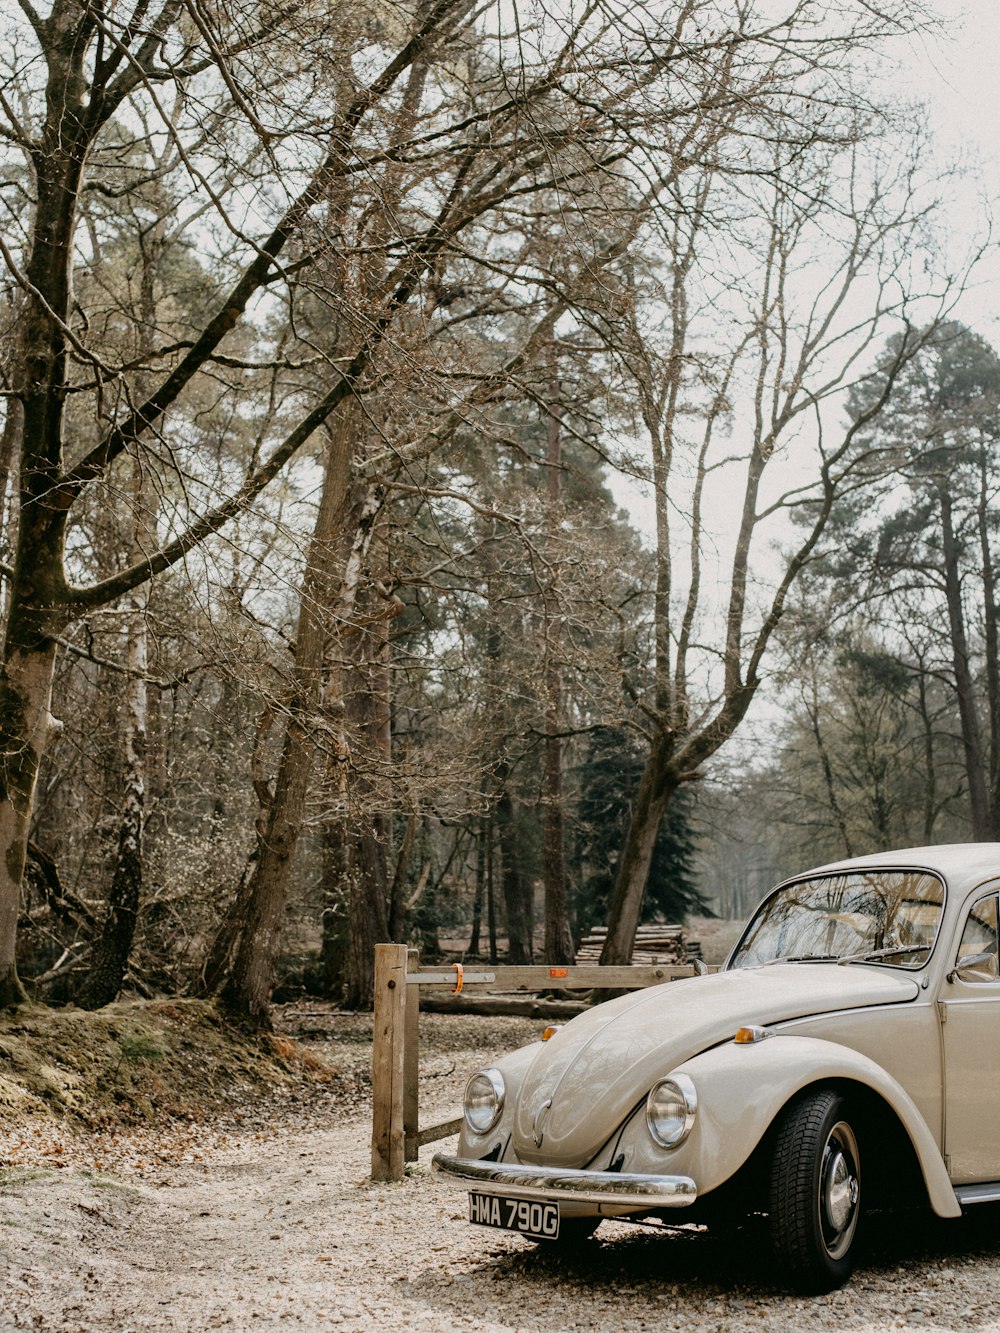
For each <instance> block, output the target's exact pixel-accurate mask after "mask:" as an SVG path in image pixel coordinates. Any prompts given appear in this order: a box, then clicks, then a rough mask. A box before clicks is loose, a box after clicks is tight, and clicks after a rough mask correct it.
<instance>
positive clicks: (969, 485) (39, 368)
mask: <svg viewBox="0 0 1000 1333" xmlns="http://www.w3.org/2000/svg"><path fill="white" fill-rule="evenodd" d="M947 39H948V33H947V29H946V28H943V27H942V26H941V16H940V14H939V12H938V11H937V10H936V9H935V8H934V7H933V6H929V5H923V4H920V3H917V0H911V2H910V3H903V4H901V3H895V4H893V5H892V6H885V7H884V8H883V7H881V6H880V5H878V4H871V3H860V0H859V3H856V4H851V3H838V4H836V5H834V4H826V3H822V2H821V0H767V2H766V3H745V2H744V0H731V2H730V3H722V2H721V0H719V2H718V3H717V2H716V0H658V3H650V4H640V3H632V2H631V0H613V2H610V3H608V2H605V0H601V2H599V3H588V4H581V5H576V4H559V5H555V4H548V3H546V2H545V0H542V2H541V3H536V4H533V5H531V6H529V7H519V6H518V5H516V4H510V3H506V0H504V2H503V3H499V4H485V5H481V6H472V5H469V4H467V3H464V2H463V0H416V2H415V3H411V2H410V0H404V2H403V3H389V2H388V0H340V2H339V3H338V2H331V0H324V2H323V3H314V2H313V0H307V3H305V4H298V5H296V6H294V7H292V6H285V5H283V4H281V3H275V2H274V0H267V2H266V3H256V2H255V3H249V2H247V0H243V2H241V3H234V2H233V0H219V2H218V3H208V2H207V0H162V3H152V4H150V3H148V0H130V2H129V3H123V4H118V3H111V4H104V3H95V0H53V3H52V5H51V8H49V9H48V11H47V12H42V11H41V10H40V9H38V8H36V7H35V5H34V3H33V2H32V0H18V3H17V6H16V8H14V7H11V8H9V10H8V12H7V14H6V18H5V41H4V43H3V46H2V48H0V144H2V147H0V161H2V171H0V207H2V209H3V215H2V222H0V250H2V257H3V262H4V279H3V297H2V307H0V319H2V327H0V391H2V398H0V403H2V407H0V411H2V413H3V417H2V434H0V500H2V534H0V541H2V549H0V576H2V598H3V601H2V614H3V631H4V648H3V662H2V667H0V846H2V850H3V856H2V857H0V1003H3V1004H7V1005H9V1004H17V1003H19V1002H20V1001H21V1000H23V999H24V998H25V997H26V996H27V995H29V994H30V995H31V996H34V997H37V998H41V999H43V1000H45V1001H47V1002H50V1003H57V1004H58V1003H65V1002H69V1001H73V1002H75V1003H77V1004H80V1005H83V1006H85V1007H88V1008H97V1007H100V1006H102V1005H104V1004H107V1003H109V1002H110V1001H112V1000H113V999H115V998H116V996H117V995H118V994H119V993H120V992H121V991H122V989H123V987H124V988H125V990H126V991H127V992H130V993H131V992H137V993H138V994H140V995H152V994H160V993H169V994H177V993H191V992H194V993H199V994H217V995H218V996H219V998H220V1001H221V1002H223V1003H225V1004H226V1005H227V1006H229V1008H230V1009H231V1010H232V1011H234V1012H236V1013H237V1014H240V1015H243V1016H244V1017H246V1018H248V1019H250V1020H251V1021H254V1022H266V1021H267V1014H268V1006H269V1004H270V1002H271V998H272V994H273V988H274V984H275V979H276V978H277V979H278V980H279V984H280V985H281V987H282V992H283V993H284V994H290V993H296V992H297V991H302V990H303V989H305V990H308V991H309V992H311V993H315V994H321V995H325V996H330V997H333V998H336V999H339V1000H343V1001H345V1002H346V1003H349V1004H364V1003H366V1002H367V1000H368V998H369V994H370V987H371V964H372V946H373V944H374V943H375V942H376V941H378V940H414V941H419V942H420V943H421V944H422V946H423V948H424V950H425V952H433V951H434V950H435V949H436V948H437V947H438V944H439V941H440V938H441V936H442V935H444V934H447V935H448V936H449V937H452V938H455V937H458V938H461V939H462V940H463V942H464V944H465V946H466V952H467V954H470V955H477V954H483V955H486V956H491V957H492V956H496V955H497V953H498V952H502V953H505V954H506V956H507V957H509V959H510V960H511V961H513V962H524V961H528V960H529V959H530V958H531V957H532V956H542V957H544V958H546V959H547V960H548V961H551V962H556V963H561V962H567V961H570V960H571V958H572V956H573V952H574V949H575V947H576V942H577V941H578V939H579V935H580V932H581V931H582V930H584V929H586V928H588V927H590V926H592V925H594V924H597V923H607V925H608V935H607V943H606V945H605V948H604V955H603V961H607V962H615V961H621V960H623V959H626V958H627V957H628V956H629V953H630V951H631V947H632V941H633V938H634V934H635V930H636V927H637V924H638V922H639V920H640V919H641V918H643V917H649V916H659V917H661V918H666V919H667V920H678V919H682V918H683V917H685V916H686V915H687V914H689V913H691V912H695V913H704V912H706V911H715V912H717V913H719V914H721V915H723V916H725V917H735V916H740V915H742V914H744V913H745V912H746V911H748V910H749V909H750V908H751V907H752V906H753V905H754V904H755V902H756V900H757V899H758V898H759V897H760V895H761V893H762V892H763V891H764V890H765V889H766V888H767V887H768V886H769V884H770V883H771V882H773V881H774V880H776V879H777V878H780V877H781V875H783V874H784V873H787V872H789V871H792V870H794V869H800V868H803V867H804V866H805V865H807V864H812V863H816V862H817V861H819V860H821V859H823V858H824V857H829V856H835V855H841V854H854V853H857V852H863V851H873V850H878V849H880V848H885V847H890V846H899V845H907V844H913V843H923V842H931V841H947V840H953V839H964V838H975V839H993V838H1000V627H998V621H997V596H996V577H997V572H996V563H995V562H996V542H997V536H998V533H997V525H998V515H997V509H996V504H995V497H996V491H997V487H998V469H997V451H998V437H1000V423H998V419H997V412H998V403H1000V359H998V357H997V354H996V352H995V350H994V349H993V347H992V346H991V343H990V341H989V337H988V331H987V330H985V328H984V327H983V324H982V320H981V319H978V317H977V313H976V311H977V307H976V305H975V302H973V303H972V304H970V297H969V293H970V292H975V291H978V292H979V294H980V299H981V296H982V292H983V290H988V288H986V287H984V284H985V283H987V280H988V278H989V275H990V271H991V266H992V262H993V257H992V250H991V242H990V231H989V203H990V199H989V194H990V191H989V186H988V179H989V178H988V176H987V175H986V174H985V173H984V172H983V171H982V170H981V169H980V170H979V171H978V172H975V171H973V172H972V173H971V174H970V171H969V170H968V169H963V166H962V164H961V163H956V162H955V161H954V160H953V155H952V154H951V153H950V152H947V151H942V148H941V146H940V143H938V144H935V141H934V140H933V138H932V136H931V135H930V134H929V133H928V129H927V126H928V122H929V119H930V117H929V116H928V114H926V112H924V111H923V110H921V108H920V107H919V106H917V105H916V104H915V102H914V101H913V99H912V97H910V98H904V97H901V96H899V95H898V94H897V92H896V89H897V88H898V84H899V79H896V81H895V83H894V79H893V76H892V73H891V72H892V71H893V70H895V71H897V73H898V72H899V71H900V70H902V71H903V72H904V74H905V73H906V72H907V71H909V73H910V75H912V72H913V70H914V69H915V68H916V67H917V66H916V65H915V63H914V62H915V61H918V60H919V59H920V58H922V57H920V55H919V53H920V52H924V53H926V52H927V51H928V50H936V49H938V48H939V47H941V46H942V44H943V43H945V42H946V41H947ZM915 53H916V54H915ZM956 201H961V207H960V208H959V213H960V214H961V225H959V224H958V223H957V222H956V211H955V210H956ZM970 201H972V202H971V203H970ZM979 308H980V309H981V306H980V307H979ZM984 334H986V336H984Z"/></svg>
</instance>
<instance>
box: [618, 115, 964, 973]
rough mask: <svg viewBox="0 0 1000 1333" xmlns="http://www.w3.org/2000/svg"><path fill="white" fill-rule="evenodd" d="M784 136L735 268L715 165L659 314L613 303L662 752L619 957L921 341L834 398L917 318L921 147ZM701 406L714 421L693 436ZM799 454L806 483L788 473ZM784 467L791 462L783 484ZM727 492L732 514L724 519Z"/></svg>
mask: <svg viewBox="0 0 1000 1333" xmlns="http://www.w3.org/2000/svg"><path fill="white" fill-rule="evenodd" d="M834 137H835V136H831V138H834ZM770 151H771V152H772V153H773V154H774V156H773V158H772V166H773V171H772V174H771V178H770V181H769V183H768V184H767V186H766V188H764V189H760V190H757V189H755V188H754V187H749V188H746V189H743V190H742V191H740V193H739V196H738V198H739V205H738V206H739V207H740V209H741V221H742V225H743V228H744V237H745V238H747V239H748V241H749V249H748V250H742V249H741V250H738V251H737V253H738V254H739V255H740V256H741V261H742V262H741V264H740V270H741V272H740V275H737V273H735V272H733V271H729V272H726V270H725V269H724V268H722V267H721V264H720V261H721V260H722V256H721V255H720V253H719V251H718V249H717V247H716V244H715V239H714V237H713V232H714V231H715V229H716V227H717V226H719V221H720V218H721V219H723V222H722V225H723V229H724V234H725V236H726V237H727V248H729V249H730V251H731V250H732V247H733V229H732V227H731V226H726V224H725V221H724V219H725V217H726V216H727V212H728V209H729V208H731V207H733V206H734V201H733V199H732V196H729V197H728V198H727V185H726V182H725V180H724V179H723V178H721V177H720V176H719V175H718V174H717V173H715V172H713V171H712V170H711V169H710V167H709V166H706V167H705V169H704V170H703V172H702V174H701V176H700V177H699V178H697V179H695V180H691V181H689V182H688V184H687V185H686V187H685V190H684V192H680V191H678V192H677V194H676V196H675V203H674V210H673V218H672V222H671V227H672V230H671V232H670V235H669V237H668V240H667V245H666V249H667V251H668V253H669V254H670V255H671V256H672V263H671V266H670V268H669V270H668V273H667V277H666V292H667V303H668V312H669V313H668V316H667V319H666V322H665V327H664V328H663V330H662V333H660V334H656V333H652V334H651V333H650V332H648V329H649V324H650V321H649V316H648V314H647V313H646V310H645V308H644V306H643V304H642V303H641V302H640V299H639V294H638V292H636V290H635V286H634V283H633V284H630V286H631V290H632V301H631V304H629V302H627V301H626V302H625V307H624V309H625V313H624V315H619V316H617V318H618V319H620V320H621V321H622V322H623V323H624V324H625V325H627V328H628V333H627V334H626V335H625V336H622V334H621V332H620V330H621V327H622V324H621V323H615V322H614V319H615V317H616V316H615V313H614V312H612V320H611V327H614V329H615V331H616V332H615V334H614V335H613V336H614V337H616V338H617V340H618V343H619V345H620V346H622V348H623V349H624V350H623V356H622V363H623V371H624V374H625V375H627V377H628V379H629V381H630V382H631V383H632V384H634V386H635V389H636V393H637V398H638V405H639V413H640V416H641V421H642V423H643V425H644V427H645V429H646V432H647V433H648V437H649V440H650V445H651V453H652V468H651V482H652V491H653V496H654V501H655V508H656V528H657V532H656V542H657V547H656V549H657V579H656V588H655V591H654V594H653V598H652V602H653V612H652V627H653V637H654V658H653V666H652V678H651V681H650V684H649V686H648V688H645V687H644V684H643V682H642V681H641V680H637V681H632V680H629V679H628V678H627V677H626V680H625V684H626V688H627V689H628V690H629V692H630V694H631V696H632V698H633V700H634V713H633V722H634V725H637V726H639V727H640V728H641V729H642V730H643V731H644V733H645V735H646V737H647V740H648V745H649V752H648V753H649V757H648V760H647V763H646V768H645V771H644V773H643V776H642V780H641V782H640V785H639V789H638V792H637V793H636V797H635V804H634V809H633V816H632V822H631V826H630V828H629V833H628V836H627V838H626V841H625V845H624V848H623V850H622V854H621V858H620V860H619V865H618V872H617V879H616V884H615V889H614V892H613V896H612V900H611V904H610V919H609V929H608V936H607V942H606V944H605V947H604V950H603V953H602V961H603V962H606V963H613V962H624V961H627V959H628V958H629V956H630V954H631V950H632V943H633V939H634V935H635V929H636V925H637V922H638V919H639V913H640V909H641V904H642V898H643V892H644V888H645V883H646V878H647V875H648V870H649V864H650V857H651V853H652V846H653V843H654V841H655V837H656V833H657V830H658V829H659V826H660V821H661V819H662V817H663V813H664V811H665V810H666V808H667V805H668V803H669V801H670V799H671V797H672V796H673V794H674V792H676V790H677V789H678V787H679V786H680V785H681V784H682V783H686V782H692V781H695V780H697V779H698V778H699V777H700V776H701V775H702V773H703V768H704V765H705V763H706V762H707V761H708V760H709V759H710V758H711V757H712V756H713V755H714V754H716V752H717V751H718V750H719V749H720V747H722V746H723V745H725V744H726V742H727V741H729V739H730V738H731V737H732V736H733V735H734V733H735V732H736V730H737V729H738V728H739V726H740V725H741V723H742V721H743V719H744V717H745V716H746V713H747V710H748V708H749V706H750V704H751V702H752V700H753V698H754V696H755V694H756V692H757V690H758V688H759V686H760V683H761V679H762V669H763V664H764V659H765V654H766V652H767V650H768V647H769V645H770V643H771V640H772V638H773V636H774V633H775V630H776V629H777V626H778V624H779V622H780V620H781V617H782V614H783V612H784V609H785V605H786V600H787V598H788V594H789V591H790V590H791V588H792V587H793V585H794V583H795V580H796V578H797V577H798V575H799V573H800V571H801V570H802V569H803V568H804V567H805V566H806V565H807V564H808V563H809V561H810V560H811V559H812V558H813V556H814V554H815V553H816V552H817V550H818V548H819V543H820V541H821V538H822V536H823V533H824V529H825V527H826V525H827V523H828V521H829V518H830V515H831V512H832V511H833V509H834V506H835V504H836V503H837V501H838V498H839V497H841V496H842V495H844V494H845V493H847V492H849V491H850V489H851V488H852V486H853V485H855V484H856V483H857V481H858V480H859V479H863V477H864V473H865V471H866V469H865V467H864V466H862V464H861V462H860V459H859V452H858V449H857V448H856V444H857V441H858V439H859V437H860V435H861V433H862V432H863V431H864V430H865V428H866V426H867V425H868V423H869V422H871V421H872V420H873V419H874V418H876V417H877V416H878V414H879V412H881V411H882V409H883V408H884V406H885V404H886V402H887V401H888V399H889V397H890V395H891V393H892V390H893V387H894V385H895V383H896V380H897V378H898V376H899V374H900V372H901V370H902V368H903V366H904V365H905V363H906V361H907V359H908V357H909V356H910V355H911V354H912V352H913V350H914V349H913V347H912V346H911V344H909V343H905V341H904V344H902V345H901V350H900V352H899V355H898V356H897V357H896V359H895V360H894V361H893V362H892V364H891V365H888V366H886V367H885V368H884V372H879V374H878V388H877V391H876V392H874V393H873V394H871V395H870V396H869V399H868V401H867V403H866V406H865V409H864V412H863V414H862V415H857V416H855V417H854V418H853V419H852V420H849V421H848V423H847V424H846V425H845V426H843V427H839V426H838V424H837V422H836V418H835V412H836V406H835V404H836V403H837V401H838V399H841V401H842V397H841V396H842V395H844V394H845V393H846V392H847V391H848V390H849V388H850V386H851V385H852V384H853V383H854V382H855V381H856V380H857V379H859V378H860V379H862V380H864V379H865V378H866V377H870V376H871V375H872V374H873V373H874V372H873V368H872V366H871V360H872V358H873V357H874V354H875V351H876V349H877V348H878V347H879V345H880V344H881V340H882V337H883V336H884V334H885V333H886V332H887V331H888V330H890V329H891V328H893V327H900V326H901V327H904V328H905V327H907V323H908V320H909V318H910V315H909V312H910V310H911V309H912V308H915V307H916V303H917V302H918V299H919V298H920V297H921V296H922V295H924V291H923V290H922V289H910V288H909V287H908V285H907V282H906V280H905V277H904V274H905V273H906V272H907V252H908V249H909V248H910V247H913V246H915V245H917V244H918V243H919V238H920V236H921V234H922V230H923V228H924V226H925V215H926V208H927V205H928V203H929V202H930V199H929V198H928V200H927V201H925V200H924V199H923V197H922V195H921V193H920V190H919V189H918V187H917V186H916V184H915V181H916V178H917V173H915V171H914V168H913V164H912V162H911V161H910V158H909V155H908V154H904V155H903V157H902V159H901V161H899V162H897V165H896V166H895V167H893V166H891V165H890V161H891V159H889V158H888V157H886V156H883V157H880V156H879V155H878V154H877V153H876V155H875V160H874V161H872V160H870V159H869V160H868V161H867V162H866V153H872V152H874V145H873V144H871V143H868V144H866V143H865V142H864V141H863V140H860V141H859V140H858V139H857V137H856V136H855V135H853V134H852V133H851V132H850V130H849V128H846V129H845V133H844V135H843V138H842V140H841V143H840V144H839V145H838V144H837V143H836V142H827V143H817V144H814V145H813V146H812V148H811V149H810V150H809V151H807V152H805V153H802V152H801V151H799V150H798V149H796V150H794V151H789V150H788V148H787V147H786V148H784V149H782V148H781V147H780V146H779V147H778V148H773V147H772V148H771V150H770ZM821 234H822V239H821ZM818 256H821V258H818ZM706 261H707V263H708V265H709V266H710V267H709V270H708V272H706V267H705V266H706ZM723 262H724V261H723ZM716 266H718V267H716ZM814 266H817V267H818V271H819V277H818V278H816V279H814V280H813V279H811V277H810V275H811V274H814V273H815V272H816V268H815V267H814ZM713 268H714V269H715V273H716V274H718V273H719V272H726V278H727V280H728V281H727V288H726V292H725V294H724V295H722V296H721V297H720V296H719V295H718V294H715V295H713V278H712V276H711V273H712V269H713ZM942 290H943V295H942ZM737 291H738V292H739V293H740V299H741V300H743V301H745V303H746V304H745V307H744V310H745V314H744V315H743V317H742V318H741V317H740V316H739V315H737V314H736V311H735V310H734V309H733V306H732V301H733V296H734V293H736V292H737ZM948 299H949V297H948V285H947V283H946V282H945V283H944V284H943V289H939V291H938V294H937V297H936V298H934V297H933V295H931V304H932V306H933V305H936V306H937V308H938V309H940V308H941V307H942V306H944V305H945V304H946V303H947V300H948ZM720 300H721V303H722V305H723V307H724V308H725V309H726V310H727V313H728V314H729V316H730V320H731V322H730V326H729V327H730V328H731V329H732V331H733V337H732V341H731V343H730V349H729V351H728V352H722V351H721V349H720V348H719V345H718V344H719V339H718V336H717V333H718V331H719V330H720V329H722V328H724V325H723V324H722V321H721V320H720V319H719V303H720ZM709 315H710V316H711V317H712V318H713V319H714V320H715V333H714V334H713V337H712V342H711V345H710V348H709V349H706V346H705V344H704V343H702V342H700V339H699V331H700V330H701V329H703V328H704V321H705V319H706V316H709ZM904 349H905V350H904ZM841 411H843V407H841ZM862 416H863V418H864V419H863V420H862ZM692 422H696V423H697V424H698V426H699V427H700V431H701V438H700V439H698V438H696V437H694V438H692V437H693V435H694V432H693V431H692V429H691V425H692ZM810 423H811V425H812V430H811V431H809V430H808V429H807V428H808V427H809V425H810ZM878 457H879V451H878V450H877V448H876V450H875V458H876V459H877V458H878ZM876 465H877V464H876ZM882 465H883V467H884V465H885V463H884V457H883V464H882ZM788 469H794V470H795V472H796V474H797V475H798V476H799V477H800V478H801V483H800V484H798V485H793V486H790V487H789V486H787V485H786V486H785V487H782V481H783V480H785V479H786V477H787V470H788ZM775 472H778V473H779V474H783V475H779V477H778V479H777V481H776V483H772V485H771V487H770V490H769V488H768V486H767V480H768V478H769V477H770V476H771V475H772V474H773V473H775ZM810 472H811V475H810ZM713 484H715V486H716V489H715V492H714V495H713V490H712V487H713ZM720 505H724V509H725V513H726V514H728V515H731V523H732V529H731V533H730V536H729V537H728V538H727V537H726V536H725V533H724V532H723V531H722V530H721V529H720V526H719V520H718V512H719V511H718V506H720ZM713 510H714V511H715V513H714V515H713ZM789 513H792V514H796V515H798V516H799V517H800V519H801V520H802V525H803V526H802V529H801V534H800V537H799V539H798V540H797V542H796V543H794V544H793V545H792V547H791V549H789V550H788V551H787V552H786V554H785V555H784V557H783V558H782V559H781V561H780V562H779V563H778V564H777V567H775V566H774V559H775V557H774V554H773V545H772V550H771V554H770V556H769V557H768V552H767V543H768V538H769V534H770V536H771V541H772V543H773V538H774V536H777V535H778V533H779V531H780V529H775V528H774V526H773V524H774V520H775V518H776V517H779V516H781V515H785V514H789ZM768 558H769V559H770V562H771V568H770V569H769V570H768V571H767V573H766V575H763V573H762V572H757V570H755V560H756V561H758V562H759V565H758V569H759V570H762V569H763V568H764V567H766V564H767V560H768Z"/></svg>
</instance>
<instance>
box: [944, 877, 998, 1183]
mask: <svg viewBox="0 0 1000 1333" xmlns="http://www.w3.org/2000/svg"><path fill="white" fill-rule="evenodd" d="M997 918H998V903H997V889H996V888H995V887H994V888H993V889H991V890H989V891H988V892H984V893H983V894H981V895H980V896H979V897H977V898H976V899H975V900H974V901H973V902H972V903H971V904H970V906H969V908H968V910H967V912H966V915H965V919H964V921H963V922H962V924H961V926H960V928H959V931H958V946H957V948H956V949H955V950H954V956H953V957H952V958H951V960H950V966H951V968H952V971H951V972H950V973H949V978H950V979H949V980H948V981H946V982H945V983H944V984H943V987H942V991H941V995H940V1008H941V1020H942V1027H941V1035H942V1042H943V1048H944V1079H945V1114H944V1142H945V1149H944V1151H945V1157H946V1160H947V1162H948V1170H949V1173H950V1175H951V1178H952V1180H953V1181H954V1182H955V1183H956V1184H960V1183H963V1182H967V1183H971V1182H973V1181H982V1180H1000V956H998V948H997ZM972 955H978V956H979V961H978V963H977V964H976V965H974V966H967V967H965V968H963V969H962V971H961V975H959V972H958V967H957V965H958V962H959V959H963V958H969V957H970V956H972Z"/></svg>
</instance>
